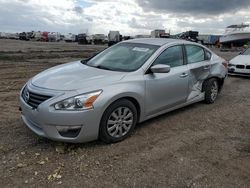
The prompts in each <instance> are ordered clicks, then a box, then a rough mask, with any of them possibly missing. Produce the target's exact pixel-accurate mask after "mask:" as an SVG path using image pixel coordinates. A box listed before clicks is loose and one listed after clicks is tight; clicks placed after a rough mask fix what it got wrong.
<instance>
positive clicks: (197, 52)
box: [185, 45, 205, 64]
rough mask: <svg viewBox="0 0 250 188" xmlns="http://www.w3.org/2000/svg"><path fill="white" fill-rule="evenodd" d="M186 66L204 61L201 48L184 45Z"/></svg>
mask: <svg viewBox="0 0 250 188" xmlns="http://www.w3.org/2000/svg"><path fill="white" fill-rule="evenodd" d="M185 47H186V52H187V61H188V64H191V63H197V62H201V61H204V60H205V53H204V50H203V48H202V47H200V46H196V45H186V46H185Z"/></svg>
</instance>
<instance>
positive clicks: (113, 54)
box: [85, 42, 160, 72]
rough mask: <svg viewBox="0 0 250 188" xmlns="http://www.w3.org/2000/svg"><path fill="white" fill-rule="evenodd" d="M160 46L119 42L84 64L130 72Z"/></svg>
mask: <svg viewBox="0 0 250 188" xmlns="http://www.w3.org/2000/svg"><path fill="white" fill-rule="evenodd" d="M159 47H160V46H156V45H149V44H141V43H127V42H125V43H120V44H118V45H115V46H113V47H110V48H108V49H106V50H104V51H103V52H101V53H100V54H98V55H96V56H94V57H93V58H91V59H90V60H89V61H87V62H86V63H85V64H86V65H89V66H91V67H96V68H99V69H106V70H111V71H122V72H131V71H135V70H137V69H138V68H139V67H141V66H142V65H143V64H144V63H145V62H146V61H147V60H148V59H149V58H150V57H151V56H152V55H153V53H154V52H155V51H156V50H157V49H158V48H159Z"/></svg>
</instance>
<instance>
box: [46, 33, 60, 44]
mask: <svg viewBox="0 0 250 188" xmlns="http://www.w3.org/2000/svg"><path fill="white" fill-rule="evenodd" d="M60 36H61V35H60V33H58V32H50V33H49V34H48V41H49V42H59V41H60V40H61V37H60Z"/></svg>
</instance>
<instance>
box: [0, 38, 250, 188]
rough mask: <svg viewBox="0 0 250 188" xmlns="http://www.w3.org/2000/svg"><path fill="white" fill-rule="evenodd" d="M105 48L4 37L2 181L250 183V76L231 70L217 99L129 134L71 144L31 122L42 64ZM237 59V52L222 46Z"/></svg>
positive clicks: (0, 68) (0, 52) (0, 48)
mask: <svg viewBox="0 0 250 188" xmlns="http://www.w3.org/2000/svg"><path fill="white" fill-rule="evenodd" d="M103 48H105V47H104V46H83V45H78V44H74V43H61V42H60V43H42V42H26V41H15V40H0V83H1V88H0V99H1V103H0V107H1V113H0V159H1V161H0V182H1V187H25V186H26V187H59V186H60V187H202V188H203V187H226V188H229V187H241V188H243V187H246V188H247V187H250V178H249V177H250V118H249V117H250V79H247V78H244V77H229V78H228V79H227V80H226V82H225V86H224V89H223V91H222V93H221V94H220V95H219V97H218V99H217V101H216V102H215V103H214V104H212V105H206V104H203V103H197V104H193V105H191V106H188V107H185V108H182V109H179V110H176V111H174V112H171V113H168V114H165V115H162V116H160V117H157V118H154V119H152V120H149V121H147V122H145V123H142V124H140V125H138V126H137V127H136V129H135V131H134V133H133V135H132V136H131V137H130V138H128V139H127V140H125V141H123V142H120V143H117V144H111V145H106V144H103V143H101V142H99V141H96V142H91V143H87V144H65V143H58V142H53V141H50V140H47V139H44V138H40V137H38V136H37V135H35V134H34V133H32V132H31V131H30V130H29V129H28V128H26V127H25V126H24V124H23V123H22V121H21V120H20V112H19V111H18V107H19V104H18V94H19V91H20V89H21V87H22V86H23V85H24V83H25V82H26V81H27V80H28V79H29V78H30V77H32V76H34V75H35V74H37V73H38V72H40V71H42V70H44V69H47V68H49V67H52V66H54V65H57V64H61V63H66V62H69V61H73V60H77V59H81V58H84V57H88V56H90V55H91V54H93V53H96V52H98V51H100V50H102V49H103ZM213 50H215V51H216V52H217V53H218V54H219V55H221V56H222V57H224V58H226V59H228V60H230V59H231V58H232V57H234V56H235V55H236V53H232V52H223V53H222V52H218V50H216V49H213Z"/></svg>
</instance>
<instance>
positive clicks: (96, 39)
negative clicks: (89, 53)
mask: <svg viewBox="0 0 250 188" xmlns="http://www.w3.org/2000/svg"><path fill="white" fill-rule="evenodd" d="M92 40H93V43H94V44H105V42H106V40H107V39H106V36H105V35H104V34H95V35H93V39H92Z"/></svg>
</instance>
